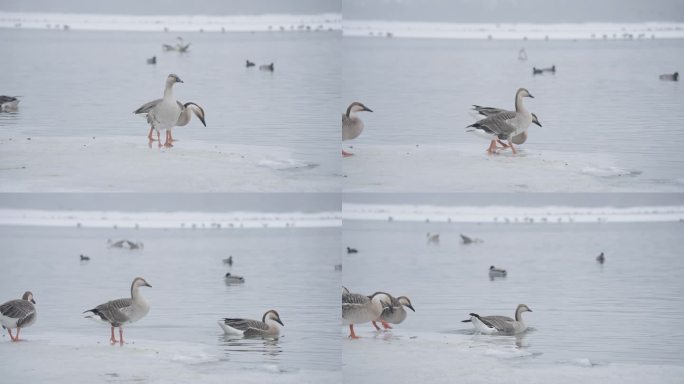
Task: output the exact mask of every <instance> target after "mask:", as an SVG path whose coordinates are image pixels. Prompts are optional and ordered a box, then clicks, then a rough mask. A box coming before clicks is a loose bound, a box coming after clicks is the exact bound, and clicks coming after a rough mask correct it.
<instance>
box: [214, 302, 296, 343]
mask: <svg viewBox="0 0 684 384" xmlns="http://www.w3.org/2000/svg"><path fill="white" fill-rule="evenodd" d="M278 324H280V326H282V327H284V326H285V325H284V324H283V321H282V320H280V315H279V314H278V312H276V310H274V309H271V310H269V311H267V312H266V313H264V316H262V317H261V321H258V320H251V319H231V318H225V319H223V320H221V321H219V322H218V325H219V326H220V327H221V329H223V332H225V333H226V335H231V336H242V337H278V336H279V335H280V328H279V327H278Z"/></svg>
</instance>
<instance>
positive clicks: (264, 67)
mask: <svg viewBox="0 0 684 384" xmlns="http://www.w3.org/2000/svg"><path fill="white" fill-rule="evenodd" d="M259 70H260V71H269V72H273V71H274V70H275V66H274V65H273V63H271V64H264V65H260V66H259Z"/></svg>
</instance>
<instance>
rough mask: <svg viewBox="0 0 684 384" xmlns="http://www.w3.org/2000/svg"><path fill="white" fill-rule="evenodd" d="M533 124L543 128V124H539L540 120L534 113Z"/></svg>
mask: <svg viewBox="0 0 684 384" xmlns="http://www.w3.org/2000/svg"><path fill="white" fill-rule="evenodd" d="M532 124H536V125H538V126H540V127H541V126H542V125H541V123H540V122H539V119H538V118H537V115H535V114H534V113H532Z"/></svg>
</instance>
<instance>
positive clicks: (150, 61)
mask: <svg viewBox="0 0 684 384" xmlns="http://www.w3.org/2000/svg"><path fill="white" fill-rule="evenodd" d="M147 64H157V56H152V57H151V58H149V59H147Z"/></svg>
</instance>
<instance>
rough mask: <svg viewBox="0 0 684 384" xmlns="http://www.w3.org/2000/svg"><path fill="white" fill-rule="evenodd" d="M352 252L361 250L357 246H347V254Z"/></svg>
mask: <svg viewBox="0 0 684 384" xmlns="http://www.w3.org/2000/svg"><path fill="white" fill-rule="evenodd" d="M350 253H359V251H358V250H357V249H355V248H351V247H347V254H350Z"/></svg>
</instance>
